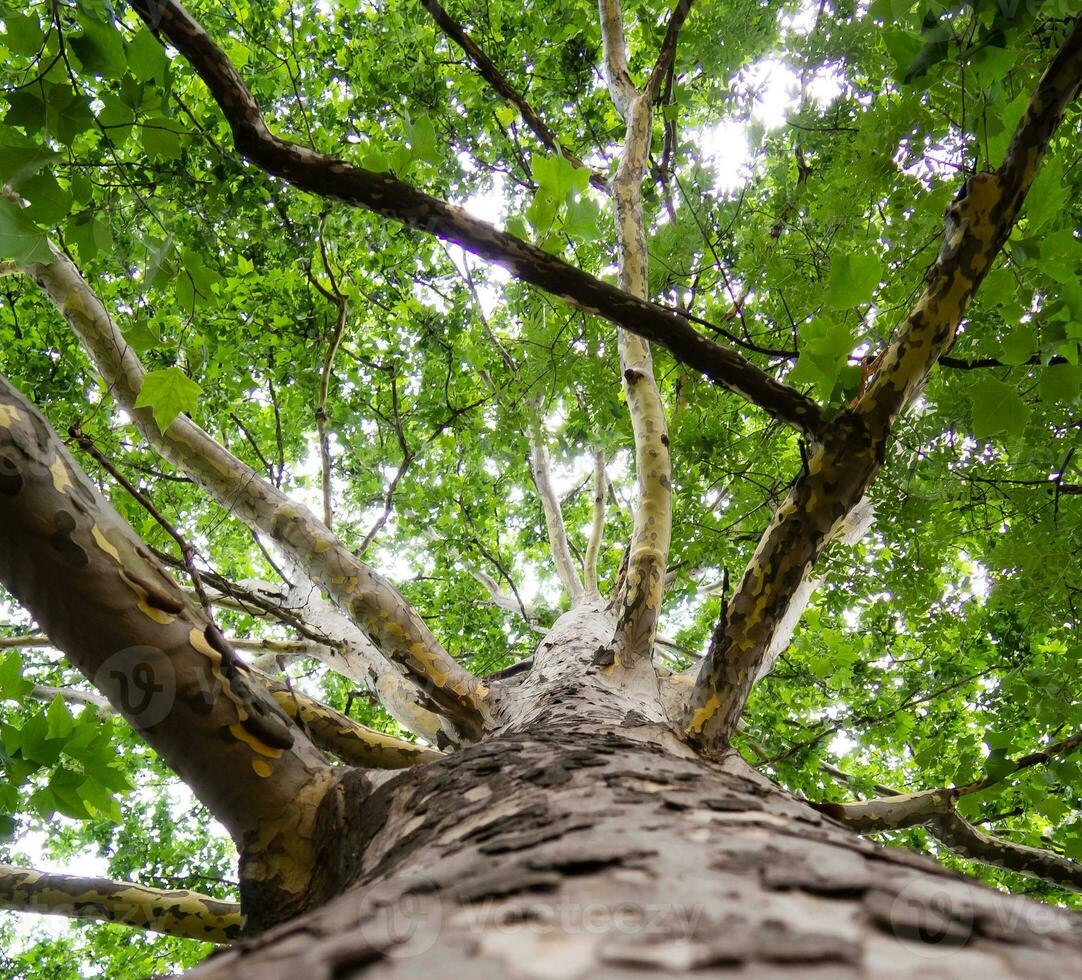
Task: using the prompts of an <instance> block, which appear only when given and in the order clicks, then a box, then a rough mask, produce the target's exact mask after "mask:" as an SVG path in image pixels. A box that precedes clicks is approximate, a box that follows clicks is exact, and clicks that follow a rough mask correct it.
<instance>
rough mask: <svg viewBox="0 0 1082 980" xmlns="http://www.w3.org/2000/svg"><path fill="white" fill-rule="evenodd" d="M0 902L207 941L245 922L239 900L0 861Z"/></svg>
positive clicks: (228, 935)
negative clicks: (19, 865)
mask: <svg viewBox="0 0 1082 980" xmlns="http://www.w3.org/2000/svg"><path fill="white" fill-rule="evenodd" d="M0 908H2V909H10V910H12V911H14V912H34V913H37V914H39V915H65V916H67V917H68V918H72V919H98V920H101V921H104V922H116V923H118V924H119V925H124V926H133V927H134V928H136V929H148V930H150V931H151V932H160V933H162V934H164V935H166V936H178V937H180V938H182V939H201V940H202V941H203V942H207V943H230V942H232V941H233V940H235V939H236V938H237V937H238V936H239V935H240V930H241V927H242V926H243V925H244V917H243V916H242V915H241V912H240V906H239V905H237V904H235V903H234V902H223V901H221V900H220V899H217V898H211V897H210V896H209V895H200V894H199V893H198V892H191V891H186V890H185V891H166V890H164V889H161V888H147V887H146V886H144V885H133V884H131V883H130V882H126V881H110V880H109V879H108V878H80V877H79V876H77V875H65V874H53V873H50V872H47V871H35V870H34V869H33V868H17V867H15V866H14V865H11V864H0Z"/></svg>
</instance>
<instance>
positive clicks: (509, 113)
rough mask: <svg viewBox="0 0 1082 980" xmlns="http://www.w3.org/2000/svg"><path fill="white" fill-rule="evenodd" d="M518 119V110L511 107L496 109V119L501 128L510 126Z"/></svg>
mask: <svg viewBox="0 0 1082 980" xmlns="http://www.w3.org/2000/svg"><path fill="white" fill-rule="evenodd" d="M517 118H518V110H517V109H516V108H515V107H514V106H513V105H501V106H498V107H497V109H496V119H497V120H498V121H499V123H500V125H501V126H510V125H511V123H513V122H514V121H515V120H516V119H517Z"/></svg>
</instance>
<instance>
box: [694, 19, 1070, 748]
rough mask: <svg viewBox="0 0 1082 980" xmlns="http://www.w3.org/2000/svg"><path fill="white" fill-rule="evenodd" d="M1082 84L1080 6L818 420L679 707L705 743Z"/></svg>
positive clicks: (882, 443) (866, 478) (876, 461)
mask: <svg viewBox="0 0 1082 980" xmlns="http://www.w3.org/2000/svg"><path fill="white" fill-rule="evenodd" d="M1080 85H1082V17H1080V18H1079V19H1078V20H1076V21H1075V26H1074V27H1073V28H1072V30H1071V32H1070V34H1069V35H1068V37H1067V40H1066V41H1065V43H1064V46H1063V48H1062V49H1061V50H1060V51H1059V53H1058V54H1057V55H1056V57H1055V58H1054V59H1053V61H1052V63H1051V65H1050V66H1049V68H1048V70H1047V71H1046V72H1045V73H1044V75H1043V76H1042V78H1041V80H1040V82H1039V83H1038V85H1037V88H1036V91H1035V92H1034V95H1033V97H1032V99H1031V100H1030V103H1029V107H1028V109H1027V110H1026V113H1025V115H1024V116H1023V119H1022V122H1021V123H1020V125H1019V127H1018V129H1017V130H1016V132H1015V134H1014V138H1013V139H1012V141H1011V144H1010V148H1009V149H1008V151H1007V156H1006V159H1005V160H1004V162H1003V165H1002V166H1001V167H1000V168H999V170H998V171H996V172H995V173H991V174H976V175H975V176H973V177H971V178H969V179H968V180H967V181H966V183H965V185H964V186H963V187H962V189H961V190H960V192H959V194H958V195H957V196H956V197H955V200H954V202H953V203H952V204H951V206H950V208H949V209H948V212H947V218H946V222H945V230H944V238H943V244H942V247H941V249H940V251H939V255H938V257H937V258H936V260H935V262H934V263H933V264H932V266H931V268H930V269H929V271H928V273H927V274H926V276H925V290H924V292H923V294H922V295H921V297H920V298H919V299H918V300H917V302H916V304H915V305H914V307H913V309H912V310H911V312H910V313H909V315H908V316H907V318H906V320H905V321H904V322H903V324H902V325H901V327H900V329H899V332H898V336H897V339H896V340H895V341H894V342H893V343H892V344H891V345H890V346H889V347H888V348H887V350H886V351H885V352H884V354H883V356H882V358H881V361H880V366H879V368H878V370H877V372H876V374H875V375H874V376H873V378H872V379H871V383H870V384H869V385H868V387H867V388H866V390H865V392H864V394H863V395H862V396H861V397H860V399H859V400H858V401H857V402H856V404H855V406H854V407H853V410H852V411H844V412H842V413H841V414H839V415H838V416H837V417H836V418H835V419H834V420H832V421H831V422H830V423H829V424H828V425H826V426H825V427H824V428H823V430H822V431H821V433H820V439H819V440H818V442H817V443H816V444H815V445H814V447H813V451H812V453H811V455H810V456H809V457H808V458H807V461H806V465H805V468H804V470H803V472H802V473H801V474H800V476H799V477H798V478H797V481H796V483H795V484H794V486H793V489H792V490H791V491H790V493H789V495H788V496H787V497H786V499H785V501H784V502H783V503H782V505H781V506H780V507H779V508H778V510H777V512H776V513H775V514H774V518H773V520H772V521H771V523H770V526H769V527H768V528H767V529H766V531H765V533H764V534H763V537H762V539H761V540H760V542H759V546H758V548H757V549H756V551H755V554H754V556H753V557H752V559H751V561H750V562H749V564H748V567H747V569H746V570H745V572H744V575H743V577H742V578H741V580H740V584H739V585H738V586H737V589H736V592H735V593H734V595H733V598H732V600H731V601H730V603H729V604H728V607H727V608H726V611H725V614H724V617H725V622H724V623H723V624H722V626H723V628H719V630H717V631H715V635H714V638H713V641H712V642H711V646H710V651H709V653H708V655H707V657H706V660H705V661H704V663H703V665H702V669H701V670H700V673H699V675H698V678H697V680H696V683H695V686H694V688H693V689H692V694H691V699H690V704H689V706H688V709H687V712H686V714H685V724H686V726H687V731H688V734H689V736H690V737H691V738H692V740H693V741H695V742H697V743H699V744H700V745H701V746H702V747H703V748H709V749H717V748H722V747H724V746H726V745H727V744H728V742H729V739H730V737H731V735H732V733H733V730H734V728H735V725H736V722H737V720H738V719H739V717H740V714H741V712H742V711H743V708H744V704H745V702H746V701H747V697H748V694H749V693H750V691H751V687H752V685H753V684H754V682H755V679H756V677H757V676H758V675H759V670H760V667H761V665H762V663H763V660H764V658H765V657H766V656H767V651H768V650H769V647H770V643H771V639H772V637H773V634H774V632H775V631H776V629H777V626H778V623H779V622H780V621H781V620H782V619H783V617H784V616H785V614H786V611H787V609H788V607H789V605H790V602H791V601H792V597H793V595H794V594H795V593H796V591H797V590H798V589H799V587H800V585H801V583H802V582H803V581H804V579H805V578H806V576H807V575H809V574H810V572H811V569H812V568H813V566H814V564H815V561H816V559H817V558H818V557H819V555H820V554H821V553H822V551H823V548H824V547H825V546H826V545H827V543H829V541H830V540H831V538H832V537H833V535H834V533H835V531H836V529H837V527H838V526H839V523H840V522H841V521H842V520H843V519H844V517H845V515H846V514H848V513H849V511H850V510H851V509H852V508H853V507H854V506H855V505H856V504H857V502H858V501H859V500H860V499H861V497H862V496H863V494H864V492H865V490H866V489H867V487H868V486H869V485H870V484H871V482H872V481H873V480H874V479H875V476H876V474H877V473H878V471H879V468H880V466H881V465H882V463H883V460H884V458H885V454H886V448H887V441H888V438H889V436H890V431H891V426H892V424H893V422H894V419H895V418H896V417H897V415H898V413H899V412H900V411H901V410H902V409H903V408H904V407H905V405H906V404H907V403H908V401H910V400H911V399H912V398H913V397H914V396H915V395H916V394H917V393H918V392H919V390H920V389H921V387H922V386H923V384H924V383H925V381H926V379H927V376H928V372H929V371H930V370H931V369H932V367H933V366H934V364H935V362H936V359H937V358H938V357H939V355H940V354H942V353H943V352H944V351H946V350H947V349H949V347H950V345H951V344H952V343H953V342H954V337H955V333H956V331H957V328H958V324H959V323H960V322H961V319H962V316H963V315H964V313H965V310H966V308H967V307H968V304H969V301H970V299H971V298H972V296H973V294H974V291H975V290H976V288H977V286H978V285H979V284H980V282H981V280H982V279H983V278H984V276H985V275H986V274H987V272H988V270H989V269H990V268H991V266H992V263H993V261H994V260H995V258H996V256H997V255H998V254H999V250H1000V248H1001V246H1002V244H1003V242H1004V241H1005V240H1006V237H1007V235H1008V234H1009V232H1010V230H1011V228H1012V227H1013V225H1014V222H1015V220H1016V219H1017V216H1018V213H1019V210H1020V208H1021V205H1022V200H1023V198H1024V197H1025V193H1026V191H1027V190H1028V189H1029V186H1030V184H1031V183H1032V181H1033V179H1034V177H1035V175H1036V172H1037V165H1038V163H1039V161H1040V159H1041V157H1042V155H1043V153H1044V151H1045V149H1046V148H1047V143H1048V140H1049V139H1050V138H1051V134H1052V132H1053V131H1054V129H1055V126H1056V124H1057V123H1058V122H1059V120H1060V119H1061V118H1062V116H1063V113H1064V112H1065V111H1066V107H1067V105H1068V103H1069V102H1070V101H1071V100H1072V99H1073V98H1074V97H1075V95H1076V94H1077V92H1078V89H1079V86H1080Z"/></svg>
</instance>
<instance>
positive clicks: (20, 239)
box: [0, 199, 53, 265]
mask: <svg viewBox="0 0 1082 980" xmlns="http://www.w3.org/2000/svg"><path fill="white" fill-rule="evenodd" d="M0 258H6V259H14V260H15V261H16V262H19V263H20V264H24V265H25V264H28V263H30V262H40V263H42V265H49V264H50V263H51V262H52V260H53V256H52V252H51V251H50V250H49V236H48V234H46V232H45V231H44V230H43V229H42V228H39V227H38V226H37V225H36V224H34V222H33V221H31V220H30V219H29V218H28V217H27V216H26V214H25V213H24V211H23V209H22V208H20V207H19V205H17V204H15V203H14V202H13V201H9V200H7V199H0Z"/></svg>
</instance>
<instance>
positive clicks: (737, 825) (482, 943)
mask: <svg viewBox="0 0 1082 980" xmlns="http://www.w3.org/2000/svg"><path fill="white" fill-rule="evenodd" d="M586 714H587V718H588V712H587V713H586ZM362 797H363V793H357V794H351V793H349V792H347V793H346V795H345V798H344V800H343V809H342V811H341V816H340V819H341V820H342V824H341V828H340V829H339V831H338V833H340V834H348V836H349V839H350V841H351V842H352V844H353V846H351V847H347V848H338V849H337V850H336V854H337V856H338V864H337V866H336V867H335V868H333V869H329V873H330V874H332V875H337V877H338V879H339V881H341V882H342V883H343V884H344V883H346V882H353V885H352V887H351V888H350V890H349V891H347V892H346V894H344V895H342V896H341V897H340V898H338V899H336V900H334V901H333V902H331V903H330V904H328V905H327V906H326V907H324V908H322V909H319V910H318V911H316V912H314V913H312V914H310V915H308V916H306V917H304V918H301V919H298V920H296V921H293V922H290V923H287V924H285V925H283V926H281V927H279V928H277V929H274V930H272V931H271V932H269V933H268V934H266V935H265V936H263V937H260V938H258V939H253V940H249V941H245V942H242V943H241V944H240V945H239V946H237V947H234V948H233V949H231V950H230V951H228V952H225V953H223V954H220V955H218V956H216V957H215V958H213V959H212V960H210V961H208V962H207V963H206V964H205V965H204V966H202V967H201V968H199V969H198V970H196V971H195V972H194V973H193V974H192V976H195V977H199V978H204V980H210V978H213V980H217V978H227V977H228V978H230V980H233V978H245V977H259V978H261V980H274V978H279V977H281V978H293V977H295V976H298V975H303V976H306V977H313V978H314V977H327V978H330V977H335V978H345V977H361V976H363V977H373V978H375V977H407V976H418V977H422V976H423V977H451V976H454V977H493V978H496V977H539V978H541V977H543V978H555V977H567V978H572V977H586V976H589V977H599V976H603V977H625V976H626V977H646V976H659V975H689V974H690V975H696V976H700V975H704V976H712V975H725V976H731V975H734V974H735V975H740V974H744V975H754V976H777V975H786V976H822V977H831V978H834V977H850V976H875V977H892V976H913V975H916V974H926V975H931V976H936V977H955V976H957V977H967V978H968V977H973V976H977V975H980V976H984V977H1013V976H1018V977H1023V976H1024V977H1062V976H1064V975H1067V974H1068V973H1069V972H1070V971H1071V970H1072V969H1073V964H1076V963H1077V957H1078V955H1079V952H1080V951H1082V932H1080V923H1079V920H1078V918H1077V917H1074V916H1072V915H1070V914H1067V913H1063V912H1060V911H1058V910H1055V909H1052V908H1049V907H1046V906H1041V905H1038V904H1036V903H1034V902H1031V901H1028V900H1026V899H1023V898H1018V897H1012V896H1007V895H1003V894H1000V893H997V892H993V891H991V890H989V889H986V888H984V887H983V886H980V885H978V884H976V883H975V882H972V881H970V880H967V879H965V878H963V877H960V876H958V875H955V874H953V873H951V872H947V871H945V870H944V869H943V868H942V867H940V866H939V865H937V864H935V863H934V862H932V861H930V860H927V859H924V858H921V857H918V856H916V855H913V854H911V853H909V852H906V851H902V850H892V849H885V848H882V847H879V846H877V845H874V844H871V843H869V842H866V841H863V840H861V839H860V838H857V837H855V836H853V835H852V834H851V833H850V832H849V831H847V830H846V829H844V828H842V827H840V826H839V825H837V824H835V823H834V822H833V821H831V820H830V819H828V818H827V817H825V816H823V815H821V814H819V813H818V812H816V811H815V810H813V809H811V808H810V807H808V806H807V805H805V804H803V803H800V802H798V801H796V800H794V799H793V798H791V797H790V796H788V795H787V794H786V793H784V792H783V791H782V790H780V789H778V788H777V787H776V786H775V785H773V784H772V783H771V782H769V781H768V780H766V779H765V778H764V777H762V776H760V775H759V774H758V773H756V772H754V771H753V770H751V769H750V768H749V767H748V766H747V765H746V764H745V763H743V762H742V761H741V760H740V759H739V758H737V757H736V756H733V755H730V756H727V757H726V758H725V759H723V760H722V761H720V762H719V763H716V764H711V763H708V762H704V761H702V760H700V759H697V758H695V757H694V756H693V755H692V754H691V753H690V752H689V751H688V750H686V749H683V748H681V747H680V746H679V743H677V741H676V740H675V738H673V736H672V735H671V733H669V732H668V731H667V730H666V729H663V728H661V727H658V726H651V725H642V724H640V720H639V719H637V718H629V719H628V720H627V722H626V723H625V724H623V725H620V724H600V725H599V724H595V723H590V722H589V721H588V720H586V721H585V723H584V722H583V721H580V723H579V724H578V725H576V724H568V723H566V722H558V723H552V724H545V723H543V722H541V721H539V722H538V723H537V724H536V725H535V726H534V727H533V728H531V730H530V731H528V732H520V733H516V734H506V735H502V736H498V737H496V738H494V739H492V740H490V741H488V742H486V743H483V744H480V745H476V746H471V747H469V748H466V749H464V750H461V751H459V752H456V753H455V754H453V755H451V756H448V757H447V758H446V759H444V760H441V761H439V762H436V763H432V764H429V765H425V766H421V767H418V768H416V769H412V770H409V771H407V772H405V773H402V774H400V775H397V776H395V777H394V778H393V779H391V780H390V781H388V782H386V783H384V784H383V785H382V786H381V787H380V788H379V789H378V790H377V791H376V792H375V793H374V794H373V795H372V796H370V797H368V798H366V799H362Z"/></svg>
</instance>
